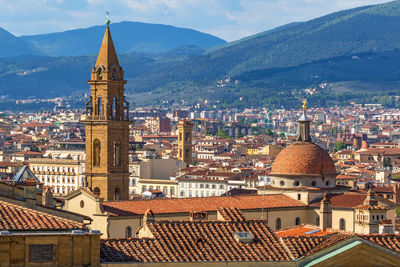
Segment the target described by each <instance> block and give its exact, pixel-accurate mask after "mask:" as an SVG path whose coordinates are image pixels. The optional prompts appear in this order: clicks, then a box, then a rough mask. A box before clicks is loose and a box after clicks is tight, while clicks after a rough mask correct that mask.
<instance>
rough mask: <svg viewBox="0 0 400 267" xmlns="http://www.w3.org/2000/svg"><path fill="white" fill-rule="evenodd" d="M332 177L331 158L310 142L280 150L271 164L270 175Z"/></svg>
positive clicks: (333, 169)
mask: <svg viewBox="0 0 400 267" xmlns="http://www.w3.org/2000/svg"><path fill="white" fill-rule="evenodd" d="M274 174H275V175H305V176H308V175H310V176H320V175H334V174H336V168H335V165H334V164H333V160H332V158H331V157H330V156H329V154H328V153H327V152H326V151H325V150H323V149H322V148H321V147H320V146H318V145H316V144H314V143H311V142H296V143H293V144H291V145H290V146H288V147H287V148H285V149H284V150H282V151H281V152H280V153H279V154H278V156H277V157H276V158H275V160H274V163H273V164H272V170H271V175H274Z"/></svg>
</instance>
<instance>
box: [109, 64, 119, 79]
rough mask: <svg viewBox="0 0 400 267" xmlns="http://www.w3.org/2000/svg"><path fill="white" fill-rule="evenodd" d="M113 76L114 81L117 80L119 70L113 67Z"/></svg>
mask: <svg viewBox="0 0 400 267" xmlns="http://www.w3.org/2000/svg"><path fill="white" fill-rule="evenodd" d="M111 73H112V74H111V75H112V79H113V80H117V78H118V77H117V69H116V68H115V67H113V68H112V69H111Z"/></svg>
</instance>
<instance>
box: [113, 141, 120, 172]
mask: <svg viewBox="0 0 400 267" xmlns="http://www.w3.org/2000/svg"><path fill="white" fill-rule="evenodd" d="M113 163H114V166H120V165H121V141H120V140H115V141H114V162H113Z"/></svg>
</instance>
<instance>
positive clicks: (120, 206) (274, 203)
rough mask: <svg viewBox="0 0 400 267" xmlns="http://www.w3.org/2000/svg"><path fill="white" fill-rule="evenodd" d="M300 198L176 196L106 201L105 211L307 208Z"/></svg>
mask: <svg viewBox="0 0 400 267" xmlns="http://www.w3.org/2000/svg"><path fill="white" fill-rule="evenodd" d="M305 206H306V205H305V204H304V203H302V202H300V201H297V200H294V199H292V198H291V197H288V196H285V195H283V194H271V195H265V196H262V195H246V196H244V195H242V196H226V197H202V198H173V199H152V200H139V201H137V200H131V201H109V202H104V204H103V209H104V211H107V212H109V214H111V215H115V216H129V215H135V214H144V213H145V211H146V210H147V209H151V210H152V211H153V213H154V214H157V213H180V212H187V213H189V212H192V211H215V210H217V208H218V207H235V208H238V209H241V210H246V209H261V208H262V207H264V208H278V207H279V208H281V207H305Z"/></svg>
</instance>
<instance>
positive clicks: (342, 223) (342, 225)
mask: <svg viewBox="0 0 400 267" xmlns="http://www.w3.org/2000/svg"><path fill="white" fill-rule="evenodd" d="M339 229H340V230H342V231H345V230H346V221H345V220H344V219H343V218H341V219H340V220H339Z"/></svg>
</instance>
